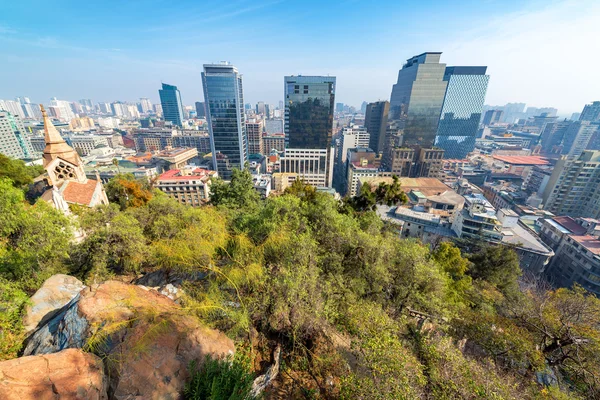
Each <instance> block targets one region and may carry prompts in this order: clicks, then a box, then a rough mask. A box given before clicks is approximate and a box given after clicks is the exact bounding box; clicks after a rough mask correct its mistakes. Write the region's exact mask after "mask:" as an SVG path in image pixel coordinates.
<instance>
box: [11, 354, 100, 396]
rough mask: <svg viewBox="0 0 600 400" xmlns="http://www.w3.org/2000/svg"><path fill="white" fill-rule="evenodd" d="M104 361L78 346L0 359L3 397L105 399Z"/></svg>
mask: <svg viewBox="0 0 600 400" xmlns="http://www.w3.org/2000/svg"><path fill="white" fill-rule="evenodd" d="M107 384H108V382H107V380H106V377H105V375H104V367H103V364H102V361H101V360H100V358H98V357H97V356H95V355H93V354H90V353H84V352H83V351H81V350H77V349H67V350H63V351H61V352H59V353H55V354H48V355H40V356H28V357H20V358H15V359H13V360H9V361H3V362H0V399H3V400H29V399H32V400H33V399H36V400H45V399H48V400H50V399H52V400H55V399H61V400H70V399H73V400H74V399H78V400H84V399H85V400H87V399H89V400H105V399H108V395H107V386H108V385H107Z"/></svg>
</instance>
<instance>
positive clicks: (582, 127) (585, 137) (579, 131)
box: [561, 120, 600, 159]
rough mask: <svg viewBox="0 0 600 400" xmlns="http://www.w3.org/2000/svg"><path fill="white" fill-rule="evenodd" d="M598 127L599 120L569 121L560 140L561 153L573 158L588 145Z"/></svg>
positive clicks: (599, 124) (599, 125)
mask: <svg viewBox="0 0 600 400" xmlns="http://www.w3.org/2000/svg"><path fill="white" fill-rule="evenodd" d="M599 127H600V123H599V122H590V121H586V120H583V121H576V122H571V123H570V124H569V127H568V128H567V130H566V131H565V136H564V138H563V141H562V151H561V154H566V155H567V156H568V157H569V158H571V159H575V158H577V157H579V155H580V154H581V153H582V152H583V151H584V150H585V149H586V148H587V147H588V144H589V143H590V141H591V140H592V137H593V136H594V134H595V133H596V132H597V131H598V129H599Z"/></svg>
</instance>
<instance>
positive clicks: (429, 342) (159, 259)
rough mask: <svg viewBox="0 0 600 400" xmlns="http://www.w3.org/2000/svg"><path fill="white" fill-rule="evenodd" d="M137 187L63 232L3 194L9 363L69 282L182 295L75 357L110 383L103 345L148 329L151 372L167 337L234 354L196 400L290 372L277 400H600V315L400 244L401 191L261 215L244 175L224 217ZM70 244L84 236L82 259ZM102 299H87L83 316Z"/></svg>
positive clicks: (584, 303)
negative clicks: (396, 225) (49, 300)
mask: <svg viewBox="0 0 600 400" xmlns="http://www.w3.org/2000/svg"><path fill="white" fill-rule="evenodd" d="M135 185H136V184H135V182H133V183H132V182H130V181H128V183H127V185H126V186H123V185H122V184H120V183H119V182H118V181H117V180H115V181H113V182H111V184H109V185H108V187H107V192H108V195H109V198H110V199H111V200H112V201H114V202H115V203H114V204H111V205H110V206H108V207H100V208H95V209H78V210H75V211H76V212H75V214H76V215H74V216H71V217H66V216H64V215H62V214H61V213H59V212H57V211H56V210H54V209H52V208H51V207H49V206H48V205H47V204H45V203H42V202H38V203H36V204H35V205H30V204H29V203H27V202H26V201H25V197H24V193H23V190H22V189H21V188H20V187H14V186H13V185H12V182H11V181H10V180H8V179H0V310H1V311H2V312H1V313H0V360H10V359H14V358H16V357H18V356H19V355H22V354H23V351H24V346H23V343H24V342H26V343H30V340H31V339H29V341H26V337H27V334H26V332H25V326H24V323H23V318H24V316H25V315H26V313H27V311H26V305H27V303H28V299H29V298H30V297H31V296H32V295H33V294H34V293H35V292H36V290H38V289H39V288H40V287H41V285H42V284H43V283H44V281H46V280H47V279H48V278H50V277H51V276H53V275H55V274H68V275H70V276H73V277H76V278H78V279H80V280H81V281H82V282H83V283H84V284H86V285H88V286H89V287H91V288H92V289H90V290H92V291H101V288H102V287H113V286H114V287H121V286H118V285H131V287H132V288H136V289H123V291H124V292H127V293H133V292H136V293H137V292H138V291H139V288H140V287H142V286H140V285H144V287H157V288H159V289H157V290H162V291H164V290H166V289H168V290H171V291H173V292H174V293H175V294H176V295H174V296H170V297H171V298H173V299H175V301H174V302H172V301H170V300H169V301H170V302H171V303H173V304H171V303H168V302H166V300H165V303H164V304H165V305H164V307H162V306H161V307H162V308H161V307H159V306H153V307H150V306H148V307H146V306H139V307H138V306H136V304H138V303H136V301H137V300H136V299H137V298H138V297H140V296H141V297H143V296H144V295H143V294H142V295H139V296H135V297H132V298H129V297H127V296H130V294H129V295H127V296H125V295H124V296H125V297H124V298H127V299H128V300H127V307H129V308H128V310H130V311H131V312H132V313H134V314H135V317H128V318H129V319H128V320H127V323H126V324H122V323H120V321H121V320H120V319H118V318H116V317H114V320H112V321H113V322H114V323H113V324H112V325H111V324H108V325H107V324H97V325H90V326H92V328H90V330H93V334H92V333H90V335H92V336H91V337H90V338H88V339H86V340H84V342H85V343H83V345H82V346H80V347H81V348H82V349H83V351H84V353H92V354H94V355H96V356H98V357H99V358H100V359H101V360H102V362H103V363H104V367H105V369H106V368H109V367H110V368H114V371H122V369H119V368H120V367H122V365H121V366H119V362H120V361H119V360H117V361H114V360H113V361H114V362H116V363H117V364H116V366H114V365H113V364H110V365H109V364H107V361H106V360H107V358H106V355H107V354H109V353H108V352H107V351H106V346H107V343H106V341H107V340H113V339H114V337H115V336H114V335H119V334H121V335H124V334H123V332H125V330H130V331H132V332H134V331H135V332H137V331H136V329H137V330H139V329H142V328H140V327H141V326H142V327H143V330H144V331H152V330H153V329H157V330H158V331H157V332H158V333H156V336H152V335H150V336H145V335H144V334H143V333H141V338H140V339H139V340H137V341H136V339H135V335H132V336H127V337H129V338H130V337H133V338H134V339H131V340H133V341H132V342H131V346H132V347H135V348H136V351H139V353H140V354H143V353H144V351H146V348H147V347H146V345H151V343H146V342H151V341H152V338H160V337H162V336H161V335H164V334H166V333H165V332H167V331H168V329H167V330H164V331H163V330H161V329H162V328H159V326H163V327H164V326H165V324H167V325H168V324H175V325H168V326H181V324H184V325H185V326H193V329H194V330H195V329H200V330H202V332H204V330H206V332H209V331H210V332H215V333H214V334H213V333H210V334H208V333H207V335H208V336H210V335H215V336H214V337H217V335H221V333H224V334H225V335H226V336H227V337H228V338H229V339H231V340H232V341H233V342H232V343H234V345H235V349H236V351H235V358H234V362H233V363H232V364H227V363H219V362H217V361H207V360H206V359H198V360H196V361H197V364H196V365H197V366H196V367H189V368H188V369H189V371H188V374H189V375H191V377H190V378H189V379H188V380H187V382H188V385H187V390H185V397H186V398H198V399H200V398H211V399H218V398H244V396H245V393H246V392H247V389H248V387H250V386H251V381H252V379H254V378H255V377H256V376H259V375H261V374H264V373H265V372H266V371H267V368H269V367H270V366H272V365H273V364H277V362H278V361H280V362H279V364H278V367H279V368H273V369H271V371H270V372H271V373H273V375H275V374H274V372H278V373H276V376H275V378H274V379H273V380H272V381H270V380H269V379H266V380H267V382H266V383H267V384H265V387H266V389H265V391H264V393H263V394H262V395H263V396H264V398H267V399H275V398H289V399H335V398H341V399H475V398H494V399H577V398H581V399H583V398H600V381H599V379H600V352H599V351H598V350H599V347H600V342H599V340H600V328H599V327H598V321H599V320H600V301H599V300H598V299H596V298H595V297H592V296H588V295H587V294H586V293H585V291H584V290H583V289H581V288H578V287H575V288H573V289H558V290H552V289H551V288H549V287H548V286H547V285H546V284H544V282H542V281H540V280H538V279H534V278H532V277H526V276H521V274H520V270H519V266H518V265H519V264H518V259H517V256H516V254H515V253H514V252H513V251H512V250H511V249H509V248H506V247H492V246H486V245H483V244H479V243H470V244H469V245H468V246H462V244H460V243H459V244H453V243H440V244H439V245H437V246H436V247H435V248H430V247H429V246H426V245H424V244H422V243H420V242H418V241H414V240H403V239H400V238H399V237H398V235H397V234H395V232H394V229H393V227H390V226H387V225H386V224H384V223H383V222H382V221H381V220H380V219H379V218H378V217H377V215H376V214H375V212H373V211H372V210H371V209H372V206H373V204H375V203H378V202H379V203H397V202H401V201H403V194H401V192H402V191H401V190H399V188H398V187H394V186H393V185H390V186H389V187H382V188H379V189H378V190H377V191H376V192H373V193H363V194H362V195H361V196H359V197H357V198H354V199H350V200H347V201H344V202H341V203H340V202H337V201H336V200H334V199H333V198H332V197H330V196H328V195H326V194H321V193H317V192H316V191H315V190H314V188H312V187H310V186H305V185H303V184H301V183H296V184H294V185H293V186H292V187H291V188H290V189H288V190H287V191H286V194H284V195H282V196H278V197H270V198H268V199H266V200H261V199H260V197H259V195H258V194H257V192H255V191H254V190H253V188H252V181H251V178H250V176H249V173H247V172H239V171H236V172H235V173H234V177H233V180H232V183H231V184H229V185H228V184H225V183H222V182H215V184H213V187H212V201H213V204H212V205H207V206H205V207H201V208H191V207H186V206H182V205H180V204H178V203H176V202H175V201H173V200H171V199H168V198H167V197H165V196H164V195H161V194H160V193H153V194H152V195H149V193H147V192H146V191H145V190H144V188H142V187H141V186H140V187H136V186H135ZM138 186H139V184H138ZM75 230H77V231H79V232H80V233H81V232H83V233H85V236H84V238H83V240H81V241H80V242H77V243H76V242H73V240H72V239H71V238H72V232H73V231H75ZM461 248H462V249H463V251H462V252H461ZM464 249H469V252H466V251H465V250H464ZM107 281H111V282H113V283H109V282H107ZM114 281H119V282H125V283H119V284H117V283H115V282H114ZM103 285H104V286H103ZM106 285H108V286H106ZM111 285H112V286H111ZM168 285H170V286H168ZM167 286H168V288H167ZM111 290H115V289H111ZM82 293H83V292H82ZM98 293H99V292H98ZM140 293H142V292H140ZM153 293H154V292H153ZM155 295H156V296H159V297H160V296H162V295H159V294H152V296H155ZM89 297H90V296H89V295H85V294H81V295H80V298H81V299H80V300H78V301H79V305H78V307H79V309H80V310H81V309H82V307H84V304H85V303H82V302H84V301H91V300H86V299H88V298H89ZM163 297H164V296H163ZM157 298H158V297H157ZM165 299H166V297H165ZM144 301H147V302H149V303H151V304H153V303H156V304H159V303H160V304H162V302H163V300H151V299H150V300H144ZM147 302H142V303H139V304H147ZM97 307H98V308H100V306H97ZM88 309H89V308H88ZM175 309H176V311H173V310H175ZM98 312H99V311H98ZM81 313H82V312H80V313H79V315H82V314H81ZM111 315H112V314H111ZM111 318H113V317H111ZM88 320H89V321H92V320H94V318H92V317H91V316H90V317H89V318H88ZM180 320H182V321H184V322H179V321H180ZM192 320H193V321H192ZM165 321H167V322H165ZM168 321H171V322H168ZM172 321H175V322H172ZM141 323H143V324H144V325H139V324H141ZM161 324H162V325H161ZM190 324H191V325H190ZM190 329H192V328H190ZM217 331H220V332H217ZM128 332H129V331H128ZM148 337H149V338H150V340H148ZM219 337H220V336H219ZM91 338H94V340H91ZM229 339H227V340H229ZM156 340H158V339H156ZM219 340H221V341H222V342H223V343H226V341H227V340H226V338H224V337H223V338H221V339H219ZM142 341H146V342H144V343H145V346H141V345H139V343H141V342H142ZM227 343H228V342H227ZM103 346H104V347H103ZM223 347H224V348H226V347H227V346H225V345H223ZM176 351H180V349H179V345H178V346H177V350H176ZM224 353H225V351H222V352H221V353H218V352H215V353H213V355H214V354H224ZM57 354H60V353H57ZM111 354H112V353H111ZM277 355H279V357H277ZM82 357H83V356H82ZM215 357H216V356H215ZM4 362H14V361H4ZM2 364H3V363H2V362H0V370H1V369H2ZM196 368H199V372H198V370H197V369H196ZM277 370H278V371H277ZM161 371H163V370H161ZM194 371H196V372H194ZM120 373H121V372H120ZM159 378H160V377H159ZM159 378H157V379H159ZM2 379H4V378H1V377H0V381H1V380H2ZM159 380H160V379H159ZM205 381H209V382H218V383H215V384H213V385H212V387H211V388H208V389H207V388H205V387H203V386H202V385H204V383H203V382H205ZM240 382H244V384H241V383H240ZM248 383H250V384H248ZM236 384H238V385H236ZM182 385H183V383H182ZM233 386H235V388H233ZM123 390H125V389H123ZM231 390H233V391H235V392H236V393H238V397H235V396H233V397H229V395H227V396H225V393H229V392H230V391H231ZM209 392H210V393H212V394H208V395H207V393H209ZM181 393H182V394H183V393H184V388H183V387H182V388H181ZM108 395H109V397H112V398H117V397H116V395H115V393H114V392H113V393H111V392H110V390H109V392H108Z"/></svg>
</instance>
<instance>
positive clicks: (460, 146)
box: [434, 67, 490, 159]
mask: <svg viewBox="0 0 600 400" xmlns="http://www.w3.org/2000/svg"><path fill="white" fill-rule="evenodd" d="M486 70H487V67H447V68H446V71H445V73H444V81H447V82H448V85H447V87H446V95H445V96H444V103H443V106H442V113H441V115H440V120H439V124H438V127H437V134H436V138H435V143H434V146H436V147H439V148H441V149H444V150H445V152H444V157H445V158H453V159H462V158H465V157H466V156H467V154H469V153H470V152H472V151H473V149H475V138H476V137H477V131H478V129H479V121H480V120H481V112H482V110H483V102H484V101H485V94H486V92H487V85H488V81H489V79H490V77H489V75H486V74H485V72H486Z"/></svg>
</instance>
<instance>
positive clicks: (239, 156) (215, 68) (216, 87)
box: [202, 63, 248, 180]
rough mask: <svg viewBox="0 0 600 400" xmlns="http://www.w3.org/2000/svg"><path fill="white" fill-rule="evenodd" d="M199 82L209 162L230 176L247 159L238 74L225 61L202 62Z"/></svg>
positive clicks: (223, 174)
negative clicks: (210, 158) (202, 96)
mask: <svg viewBox="0 0 600 400" xmlns="http://www.w3.org/2000/svg"><path fill="white" fill-rule="evenodd" d="M202 85H203V87H204V102H205V107H206V119H207V122H208V131H209V133H210V146H211V150H212V156H213V166H214V167H215V168H217V170H218V172H219V175H220V176H221V177H222V178H223V179H225V180H230V179H231V172H232V169H233V168H238V169H242V168H244V165H245V163H246V161H247V160H248V144H247V137H246V115H245V112H244V96H243V92H242V76H241V75H240V74H239V73H238V70H237V68H235V67H234V66H233V65H231V64H229V63H221V64H205V65H204V72H203V73H202Z"/></svg>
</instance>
